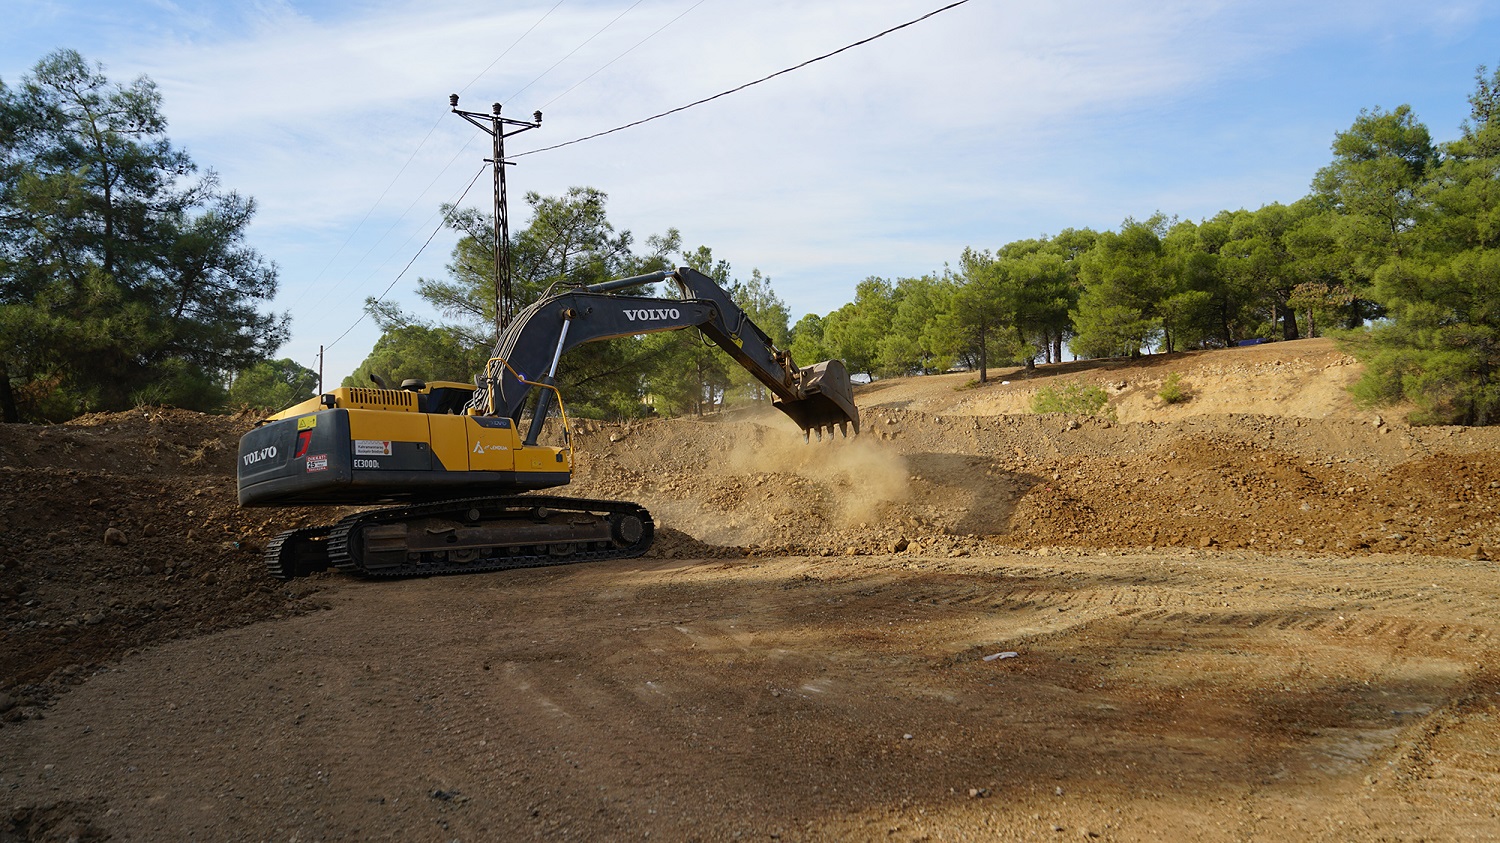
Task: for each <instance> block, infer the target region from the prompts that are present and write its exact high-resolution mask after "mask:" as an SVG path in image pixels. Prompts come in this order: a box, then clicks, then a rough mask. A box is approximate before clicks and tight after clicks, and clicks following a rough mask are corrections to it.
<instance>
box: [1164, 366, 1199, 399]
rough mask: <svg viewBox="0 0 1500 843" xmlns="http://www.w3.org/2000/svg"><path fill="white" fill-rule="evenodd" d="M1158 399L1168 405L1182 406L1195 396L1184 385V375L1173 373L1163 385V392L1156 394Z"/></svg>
mask: <svg viewBox="0 0 1500 843" xmlns="http://www.w3.org/2000/svg"><path fill="white" fill-rule="evenodd" d="M1156 397H1157V398H1160V399H1161V400H1162V401H1165V402H1166V403H1168V404H1181V403H1182V402H1184V401H1186V400H1188V399H1189V398H1191V397H1193V396H1192V395H1191V394H1190V393H1189V392H1188V390H1187V387H1185V386H1183V385H1182V374H1181V373H1180V372H1173V373H1172V374H1170V375H1167V380H1166V382H1165V383H1163V384H1162V385H1161V391H1160V392H1158V393H1156Z"/></svg>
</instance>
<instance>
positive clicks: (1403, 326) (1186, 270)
mask: <svg viewBox="0 0 1500 843" xmlns="http://www.w3.org/2000/svg"><path fill="white" fill-rule="evenodd" d="M1486 74H1487V70H1486V68H1484V67H1480V68H1479V70H1478V72H1477V73H1476V78H1475V89H1474V92H1473V94H1472V95H1471V96H1470V97H1469V104H1470V106H1471V109H1470V114H1469V117H1468V118H1467V119H1466V120H1465V121H1464V122H1463V124H1462V125H1461V126H1460V136H1459V137H1458V138H1457V139H1455V140H1453V141H1449V142H1447V143H1442V144H1437V143H1434V142H1433V140H1432V137H1431V135H1430V133H1429V131H1428V129H1427V127H1426V126H1424V125H1423V124H1422V123H1421V122H1419V121H1418V120H1417V118H1416V116H1415V115H1414V114H1413V112H1412V110H1411V108H1410V107H1408V106H1405V105H1403V106H1401V107H1399V108H1396V109H1394V110H1392V111H1385V110H1382V109H1379V108H1375V109H1369V110H1365V111H1362V112H1361V113H1360V114H1359V116H1358V117H1357V118H1356V119H1355V121H1354V123H1353V125H1351V126H1350V127H1349V129H1348V130H1346V131H1343V132H1340V133H1338V134H1337V135H1336V137H1335V138H1334V142H1333V146H1332V152H1333V160H1332V161H1331V162H1330V163H1329V164H1328V165H1327V166H1325V167H1323V168H1321V169H1320V170H1318V172H1317V173H1316V174H1315V175H1314V177H1313V179H1312V183H1311V189H1310V192H1309V193H1308V195H1306V196H1305V197H1303V198H1301V199H1299V200H1297V201H1296V202H1293V203H1291V204H1289V205H1283V204H1281V203H1272V204H1270V205H1266V206H1264V207H1261V208H1259V209H1257V210H1254V211H1248V210H1243V209H1241V210H1233V211H1230V210H1225V211H1221V212H1219V213H1217V214H1215V215H1214V216H1212V217H1210V218H1207V219H1204V220H1201V221H1199V222H1193V221H1191V220H1178V219H1175V218H1168V217H1166V216H1164V215H1163V214H1161V213H1156V214H1154V215H1152V216H1150V217H1148V218H1146V219H1143V220H1140V219H1133V218H1131V219H1126V220H1125V221H1124V222H1123V223H1122V224H1121V225H1120V228H1119V230H1117V231H1102V232H1096V231H1092V230H1088V229H1068V230H1065V231H1063V232H1061V233H1059V234H1058V235H1056V236H1050V237H1049V236H1044V237H1039V238H1035V239H1027V240H1019V241H1016V242H1012V243H1008V244H1006V245H1004V246H1001V247H1000V248H998V249H995V250H993V251H990V250H982V251H981V250H975V249H967V250H965V251H964V252H963V254H962V255H961V256H959V258H958V261H957V265H956V266H951V265H950V266H949V267H947V268H945V269H944V270H943V271H942V272H941V273H936V274H931V275H926V276H922V277H919V278H898V279H896V280H894V281H890V280H886V279H883V278H869V279H866V280H865V281H863V282H861V283H860V284H859V285H858V287H857V288H856V292H855V299H854V301H852V302H850V303H849V304H846V305H844V306H843V307H841V308H839V309H838V310H836V311H834V312H832V313H829V314H827V315H823V316H818V315H808V316H806V317H804V318H803V319H802V320H800V321H799V322H798V323H797V324H796V325H795V326H793V328H792V332H791V334H792V351H793V353H794V355H795V356H796V358H797V359H799V360H803V359H823V358H825V357H842V358H843V359H844V360H845V361H846V363H847V364H848V365H849V368H850V369H851V370H852V371H857V372H866V373H869V374H870V375H872V376H877V377H878V376H889V375H910V374H922V373H929V372H938V371H944V370H946V369H948V368H950V367H952V366H955V365H957V366H962V367H966V368H970V369H973V370H975V371H977V372H978V374H979V380H980V381H984V380H986V379H987V376H988V371H987V370H988V368H989V367H990V366H993V365H996V364H1006V365H1019V364H1024V365H1026V366H1028V367H1030V366H1034V365H1035V364H1036V363H1037V362H1038V361H1042V362H1052V361H1060V360H1062V358H1063V353H1064V350H1065V349H1067V350H1068V351H1069V352H1070V353H1071V354H1072V355H1074V356H1076V357H1078V358H1097V357H1115V356H1130V357H1134V356H1139V355H1140V354H1142V353H1145V352H1147V351H1158V352H1172V351H1178V350H1184V349H1197V348H1220V347H1226V346H1231V345H1235V344H1237V343H1242V342H1245V341H1258V340H1261V341H1263V340H1275V339H1283V340H1291V339H1297V338H1299V337H1304V336H1318V335H1320V334H1332V335H1334V336H1336V337H1338V338H1339V340H1340V342H1342V343H1343V344H1344V345H1345V346H1346V347H1347V348H1349V349H1350V350H1352V351H1353V352H1354V353H1355V354H1357V355H1358V356H1359V357H1360V358H1361V359H1362V360H1363V361H1364V362H1365V363H1366V372H1365V374H1364V376H1363V377H1362V379H1361V380H1360V381H1359V382H1358V383H1357V384H1356V386H1355V387H1354V392H1355V395H1356V397H1357V398H1359V399H1360V400H1361V401H1363V402H1365V403H1368V404H1372V405H1373V404H1386V403H1393V402H1400V401H1407V402H1410V403H1411V404H1413V405H1414V406H1415V407H1416V408H1417V409H1416V412H1415V413H1414V414H1413V415H1412V421H1414V422H1418V423H1440V424H1466V425H1486V424H1494V423H1496V422H1497V421H1500V384H1497V374H1496V373H1497V372H1500V250H1497V246H1500V124H1497V121H1496V115H1497V112H1500V71H1497V72H1496V73H1495V74H1494V75H1492V76H1487V75H1486Z"/></svg>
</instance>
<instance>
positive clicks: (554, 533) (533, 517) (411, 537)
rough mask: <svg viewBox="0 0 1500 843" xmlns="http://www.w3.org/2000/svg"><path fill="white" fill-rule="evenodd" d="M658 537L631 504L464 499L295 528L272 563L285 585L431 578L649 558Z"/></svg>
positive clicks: (279, 542)
mask: <svg viewBox="0 0 1500 843" xmlns="http://www.w3.org/2000/svg"><path fill="white" fill-rule="evenodd" d="M654 534H655V524H654V523H653V522H652V520H651V514H650V513H649V512H647V511H646V510H645V508H644V507H641V506H640V505H638V504H634V503H630V502H627V501H594V500H583V499H580V498H563V497H542V496H532V495H518V496H512V497H496V498H465V499H460V500H450V501H442V502H439V503H432V504H417V505H413V506H404V507H397V508H392V509H380V510H372V511H369V512H360V513H355V514H354V515H350V516H348V517H346V518H344V519H343V520H341V521H339V522H338V523H336V524H333V525H332V526H328V527H317V528H307V529H303V530H289V531H287V532H285V533H282V534H281V535H279V536H277V537H276V538H275V539H273V540H272V541H271V543H270V544H269V545H268V546H267V548H266V554H265V558H266V567H267V569H269V570H270V571H271V573H272V574H273V575H274V576H277V577H280V578H282V579H286V578H289V577H293V576H305V575H306V574H308V573H311V572H312V571H316V570H323V569H325V568H327V567H334V568H337V569H338V570H340V571H344V572H347V573H352V574H358V575H360V576H365V577H375V578H390V577H425V576H434V575H440V574H471V573H479V572H482V571H503V570H510V569H514V568H539V567H544V566H549V565H567V564H572V563H577V562H598V561H603V560H606V559H629V558H632V557H636V556H640V555H641V554H643V553H645V552H646V551H647V550H649V549H650V548H651V541H652V539H653V537H654ZM313 555H316V556H317V557H318V558H317V559H313V558H311V557H312V556H313Z"/></svg>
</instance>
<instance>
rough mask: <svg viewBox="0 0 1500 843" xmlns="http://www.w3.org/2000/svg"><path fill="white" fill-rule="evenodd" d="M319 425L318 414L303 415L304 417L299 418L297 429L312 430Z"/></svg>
mask: <svg viewBox="0 0 1500 843" xmlns="http://www.w3.org/2000/svg"><path fill="white" fill-rule="evenodd" d="M317 426H318V417H317V416H303V417H302V418H300V419H297V430H298V431H303V430H312V429H313V428H315V427H317Z"/></svg>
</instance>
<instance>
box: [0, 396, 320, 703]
mask: <svg viewBox="0 0 1500 843" xmlns="http://www.w3.org/2000/svg"><path fill="white" fill-rule="evenodd" d="M253 421H254V420H253V418H251V417H248V416H238V417H225V416H210V415H204V414H200V413H192V412H186V411H182V410H172V409H156V408H143V409H140V410H134V411H131V412H127V413H114V414H99V415H90V416H85V417H82V418H79V419H77V420H75V421H73V422H71V423H69V424H65V425H55V426H47V427H35V426H29V425H4V426H0V511H3V512H4V513H5V514H6V517H5V519H4V520H3V522H0V618H3V623H4V629H5V638H6V646H5V647H3V648H0V691H4V692H5V693H6V696H7V697H8V698H9V699H8V700H0V704H3V705H5V706H6V710H5V711H4V712H3V713H0V718H6V719H10V720H15V719H18V718H22V717H25V716H28V715H34V714H36V713H37V710H36V706H37V705H38V704H40V703H41V702H43V701H44V700H46V699H48V698H49V697H50V696H51V695H52V694H54V693H55V692H56V691H57V690H58V688H59V687H61V686H66V685H69V684H72V683H73V682H75V681H77V680H78V679H79V678H80V677H82V676H84V675H87V673H88V672H89V671H90V669H91V668H93V667H95V666H97V665H99V664H101V663H103V662H107V661H109V660H112V659H115V658H118V657H119V656H120V655H121V654H122V653H124V652H126V651H128V650H130V649H132V648H137V647H142V646H146V645H149V644H153V643H156V642H160V641H163V640H167V639H172V638H178V637H181V636H184V635H193V634H198V633H202V632H207V631H212V630H218V629H224V628H227V627H232V626H239V625H243V624H246V623H253V622H255V621H259V620H264V619H266V618H272V617H277V616H280V615H283V614H286V613H288V612H295V611H301V610H304V609H306V608H308V607H309V606H310V605H314V604H311V603H309V602H307V601H306V600H305V599H304V598H306V597H307V595H309V594H311V593H312V592H313V591H314V590H316V586H315V585H312V584H309V583H305V582H304V583H292V584H281V583H278V582H276V581H274V580H271V579H269V578H268V577H267V576H265V569H264V567H263V566H262V565H261V563H260V557H259V552H260V550H261V549H262V548H263V547H264V545H265V542H266V541H267V540H268V539H269V538H270V537H271V536H274V535H275V534H276V533H277V532H279V531H280V530H281V529H283V527H282V526H281V525H282V524H283V523H284V522H285V523H288V526H293V525H296V524H298V523H299V522H300V523H313V521H312V520H311V519H314V518H317V517H318V515H317V514H316V513H314V512H313V511H312V510H306V511H302V510H293V511H286V512H279V513H278V512H272V511H270V510H242V509H240V508H239V506H238V504H237V501H236V493H235V484H234V459H235V447H236V445H237V443H238V440H239V437H240V434H241V433H243V432H244V431H245V430H247V429H249V427H250V425H251V424H253Z"/></svg>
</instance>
